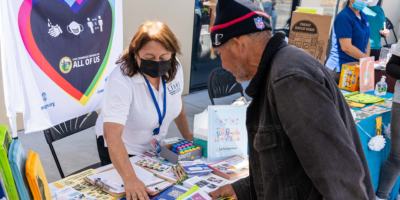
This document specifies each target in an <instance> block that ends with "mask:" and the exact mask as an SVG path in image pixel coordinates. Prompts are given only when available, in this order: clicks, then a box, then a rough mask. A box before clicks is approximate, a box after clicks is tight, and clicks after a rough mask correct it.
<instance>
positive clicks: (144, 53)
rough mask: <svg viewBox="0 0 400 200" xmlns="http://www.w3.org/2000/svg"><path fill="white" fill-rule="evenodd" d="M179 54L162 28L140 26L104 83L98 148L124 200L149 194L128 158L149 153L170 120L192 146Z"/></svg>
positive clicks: (154, 23) (147, 24) (150, 24)
mask: <svg viewBox="0 0 400 200" xmlns="http://www.w3.org/2000/svg"><path fill="white" fill-rule="evenodd" d="M180 52H181V51H180V44H179V42H178V40H177V38H176V37H175V35H174V34H173V33H172V31H171V30H170V29H169V28H168V26H167V25H166V24H165V23H163V22H160V21H150V22H145V23H144V24H142V25H141V26H140V28H139V30H138V32H137V33H136V34H135V36H134V37H133V39H132V41H131V43H130V45H129V47H128V48H127V49H126V50H125V51H124V52H123V53H122V55H121V57H120V59H119V60H118V61H117V64H119V65H120V67H117V68H115V69H114V70H113V71H112V72H111V74H110V75H109V77H108V79H107V82H106V86H105V88H104V97H103V105H102V110H101V114H100V116H99V117H98V119H97V122H96V134H97V135H98V139H97V147H98V151H99V156H100V160H101V163H102V165H105V164H109V163H111V161H112V163H113V164H114V167H115V168H116V169H117V171H118V173H119V174H120V175H121V177H122V179H123V181H124V188H125V192H126V198H127V199H131V198H132V199H140V200H144V199H149V198H148V195H147V193H151V191H149V190H148V189H147V188H146V187H145V185H144V184H143V182H142V181H141V180H139V179H138V178H137V176H136V174H135V171H134V169H133V167H132V164H131V163H130V161H129V157H128V155H129V156H131V155H137V154H141V153H144V152H146V151H147V150H150V149H152V147H151V144H150V143H151V141H152V140H153V139H155V138H156V139H157V140H161V139H163V138H164V137H165V135H166V134H167V131H168V127H169V125H170V124H171V122H172V120H174V121H175V123H176V125H177V126H178V129H179V131H180V132H181V134H182V136H183V137H184V138H185V139H186V140H190V141H192V140H193V133H191V132H190V130H189V124H188V121H187V118H186V113H185V107H184V104H183V100H182V96H181V95H182V90H183V87H184V84H183V83H184V82H183V71H182V66H181V65H180V63H179V61H178V59H177V57H176V55H177V54H179V53H180ZM103 134H104V139H105V141H106V144H105V143H104V139H103ZM106 145H107V146H106Z"/></svg>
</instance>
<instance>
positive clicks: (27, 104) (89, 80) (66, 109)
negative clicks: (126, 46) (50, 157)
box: [0, 0, 123, 133]
mask: <svg viewBox="0 0 400 200" xmlns="http://www.w3.org/2000/svg"><path fill="white" fill-rule="evenodd" d="M0 15H1V16H0V18H1V20H0V21H1V24H0V33H1V53H2V54H1V60H2V70H3V82H4V91H5V101H6V107H7V116H8V117H10V118H13V117H15V116H16V113H17V112H22V113H23V115H24V123H25V133H31V132H35V131H41V130H44V129H47V128H50V127H52V126H55V125H57V124H60V123H62V122H64V121H66V120H69V119H73V118H76V117H79V116H81V115H83V114H86V113H89V112H91V111H94V110H97V109H99V108H100V107H101V100H102V95H103V91H104V90H103V89H104V84H105V82H106V81H107V76H108V74H109V73H110V72H111V71H112V70H113V69H114V68H115V67H116V64H115V62H116V60H117V59H118V56H119V54H120V53H121V52H122V50H123V47H122V1H121V0H0Z"/></svg>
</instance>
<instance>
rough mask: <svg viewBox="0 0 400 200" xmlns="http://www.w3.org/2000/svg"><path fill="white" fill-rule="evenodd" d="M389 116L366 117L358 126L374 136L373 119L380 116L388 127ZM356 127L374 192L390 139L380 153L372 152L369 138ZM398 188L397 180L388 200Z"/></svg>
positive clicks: (387, 114) (399, 184) (386, 114)
mask: <svg viewBox="0 0 400 200" xmlns="http://www.w3.org/2000/svg"><path fill="white" fill-rule="evenodd" d="M366 93H367V94H371V95H373V94H374V92H373V91H372V92H366ZM392 97H393V94H392V93H387V94H386V96H384V97H383V98H392ZM390 115H391V112H386V113H383V114H380V115H373V116H371V117H368V118H366V119H363V120H361V121H360V122H359V123H358V125H359V126H361V127H362V129H364V131H366V132H367V133H368V134H369V135H371V136H375V135H376V134H375V132H376V131H375V128H376V127H375V119H376V118H377V117H378V116H382V123H383V124H385V125H386V126H388V124H389V123H390ZM359 126H357V129H358V133H359V134H360V139H361V143H362V146H363V148H364V153H365V156H366V158H367V162H368V166H369V170H370V173H371V178H372V184H373V185H374V190H375V192H376V190H377V189H378V183H379V175H380V171H381V166H382V165H383V163H384V162H385V161H386V158H387V156H388V155H389V150H390V139H388V138H385V139H386V145H385V147H384V148H383V149H382V150H381V151H378V152H377V151H372V150H370V149H369V148H368V142H369V140H370V137H369V136H367V135H366V134H365V133H364V131H363V130H361V129H360V127H359ZM399 188H400V179H398V180H397V182H396V184H395V185H394V187H393V189H392V192H391V193H390V194H389V196H390V198H389V200H394V199H395V198H396V196H397V194H398V193H399Z"/></svg>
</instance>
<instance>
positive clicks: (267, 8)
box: [262, 0, 278, 31]
mask: <svg viewBox="0 0 400 200" xmlns="http://www.w3.org/2000/svg"><path fill="white" fill-rule="evenodd" d="M262 4H263V7H264V12H265V13H267V14H268V15H269V16H271V19H272V20H271V21H272V30H273V31H275V29H276V20H277V19H278V13H277V12H276V10H275V4H276V0H266V1H265V2H263V3H262Z"/></svg>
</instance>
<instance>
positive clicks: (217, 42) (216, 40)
mask: <svg viewBox="0 0 400 200" xmlns="http://www.w3.org/2000/svg"><path fill="white" fill-rule="evenodd" d="M222 37H224V34H218V33H217V34H215V41H214V44H215V45H217V46H218V45H221V41H219V40H221V39H222Z"/></svg>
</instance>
